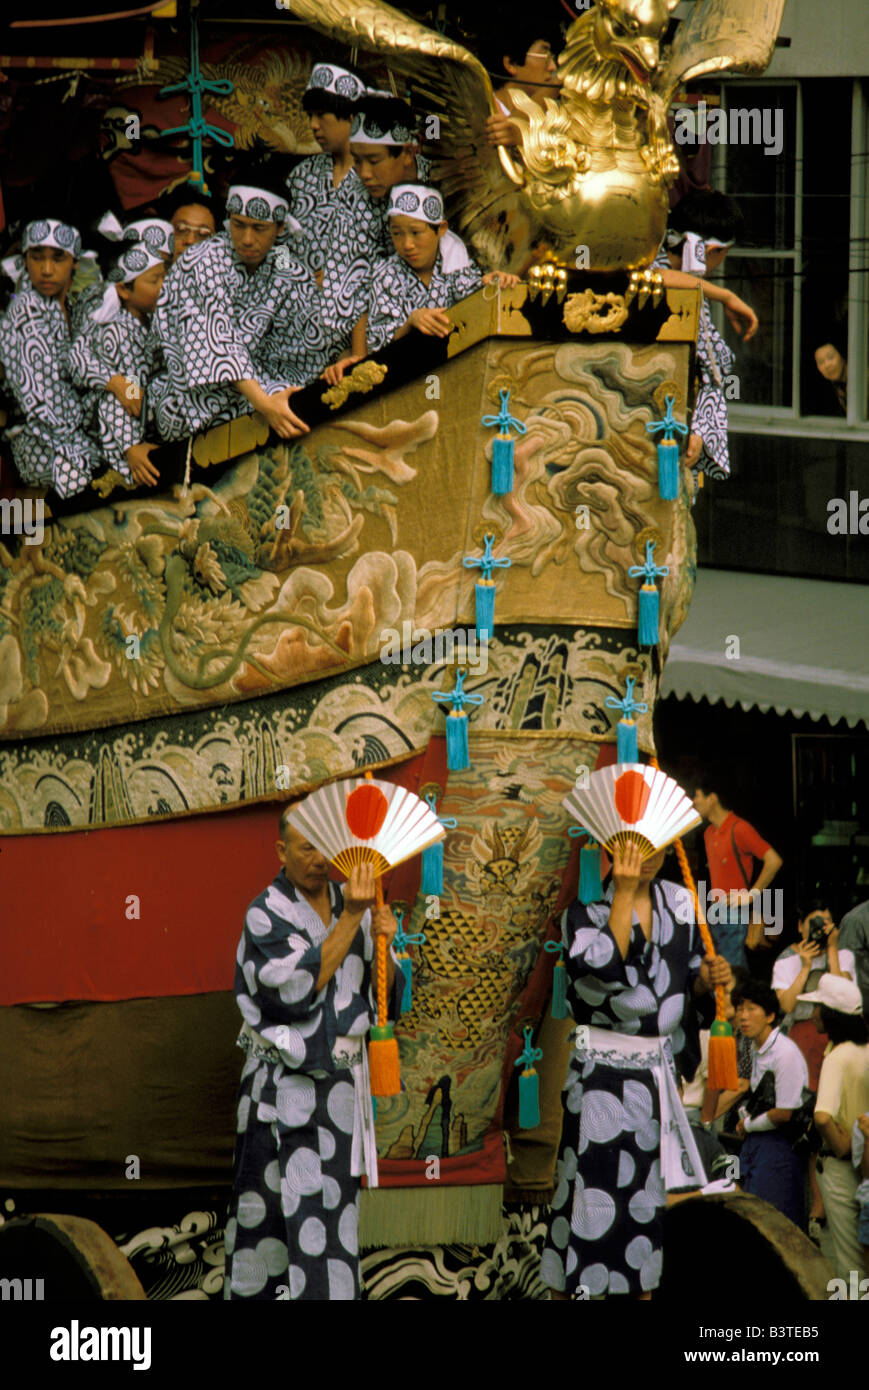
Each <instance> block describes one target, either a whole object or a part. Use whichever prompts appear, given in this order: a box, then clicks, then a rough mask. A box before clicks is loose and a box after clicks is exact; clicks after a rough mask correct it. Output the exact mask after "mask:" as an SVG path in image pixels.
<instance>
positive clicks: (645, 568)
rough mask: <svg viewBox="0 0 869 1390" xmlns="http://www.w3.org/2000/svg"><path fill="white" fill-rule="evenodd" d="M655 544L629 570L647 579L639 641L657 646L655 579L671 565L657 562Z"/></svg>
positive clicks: (641, 603) (650, 543) (635, 576)
mask: <svg viewBox="0 0 869 1390" xmlns="http://www.w3.org/2000/svg"><path fill="white" fill-rule="evenodd" d="M659 447H660V446H659ZM655 544H656V543H655V541H646V559H645V563H644V564H642V565H631V567H630V569H629V570H628V574H629V575H630V577H631V578H632V579H638V578H640V576H642V578H643V579H644V580H645V583H644V584H643V586H642V588H641V589H640V600H639V619H638V623H637V641H638V642H639V644H640V646H641V647H657V645H658V626H659V622H658V590H657V588H656V587H655V580H656V579H659V578H662V577H663V576H664V575H666V574H669V573H670V567H669V565H656V564H655V557H654V554H653V551H654V549H655Z"/></svg>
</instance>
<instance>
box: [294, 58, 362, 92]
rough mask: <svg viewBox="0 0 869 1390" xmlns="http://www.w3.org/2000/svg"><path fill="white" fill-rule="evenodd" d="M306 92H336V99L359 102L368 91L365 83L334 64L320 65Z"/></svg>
mask: <svg viewBox="0 0 869 1390" xmlns="http://www.w3.org/2000/svg"><path fill="white" fill-rule="evenodd" d="M305 91H306V92H334V94H335V96H336V97H346V98H347V100H348V101H358V100H359V98H360V97H361V96H364V95H365V93H366V92H367V91H368V88H367V87H366V85H365V83H364V82H360V80H359V78H358V77H356V76H354V74H353V73H352V72H348V71H347V69H346V68H339V67H337V66H336V65H335V64H334V63H318V64H317V66H316V67H315V68H314V71H313V72H312V73H311V76H310V78H309V79H308V85H307V87H306V88H305Z"/></svg>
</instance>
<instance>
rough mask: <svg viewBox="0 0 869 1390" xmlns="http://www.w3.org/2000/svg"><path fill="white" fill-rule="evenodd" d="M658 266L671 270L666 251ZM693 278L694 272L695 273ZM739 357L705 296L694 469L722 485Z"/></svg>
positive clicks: (699, 337) (660, 254)
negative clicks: (730, 381) (730, 388)
mask: <svg viewBox="0 0 869 1390" xmlns="http://www.w3.org/2000/svg"><path fill="white" fill-rule="evenodd" d="M654 264H655V265H656V266H661V267H663V269H664V270H669V269H670V258H669V256H668V255H667V252H666V251H665V250H661V251H659V252H658V255H657V256H656V257H655V261H654ZM691 273H692V274H693V273H694V272H691ZM735 360H736V359H735V357H734V355H733V353H732V352H731V350H730V348H729V347H728V346H727V344H726V342H725V341H724V339H723V338H722V336H721V334H720V333H719V332H718V329H717V328H716V327H715V324H714V323H713V322H712V315H711V314H710V312H709V305H708V303H707V301H706V297H705V295H704V296H703V298H702V300H701V304H700V323H699V331H698V334H697V353H696V357H695V361H696V371H697V395H696V397H695V400H694V410H693V412H692V415H691V432H692V434H698V435H699V436H700V438H701V439H702V440H703V447H702V449H701V450H700V456H699V458H698V459H697V460H696V462H695V463H694V464H693V465H692V467H693V469H694V471H695V472H697V473H706V474H707V475H708V476H709V477H710V478H715V479H717V480H718V481H719V482H720V481H722V480H723V479H724V478H729V477H730V450H729V448H728V444H727V399H726V397H725V395H724V386H725V382H726V380H727V378H728V376H729V375H730V373H731V371H732V369H733V364H734V362H735Z"/></svg>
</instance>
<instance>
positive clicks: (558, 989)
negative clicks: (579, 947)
mask: <svg viewBox="0 0 869 1390" xmlns="http://www.w3.org/2000/svg"><path fill="white" fill-rule="evenodd" d="M543 949H544V951H548V952H549V953H550V955H554V954H555V953H556V951H557V952H558V960H557V961H556V962H555V967H554V969H553V971H552V1017H553V1018H570V1010H569V1009H568V1007H567V967H566V966H565V964H564V960H563V959H562V957H563V955H564V944H563V942H561V941H544V943H543Z"/></svg>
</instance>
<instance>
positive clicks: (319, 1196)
mask: <svg viewBox="0 0 869 1390" xmlns="http://www.w3.org/2000/svg"><path fill="white" fill-rule="evenodd" d="M292 810H293V807H292V806H288V807H287V808H286V809H285V810H284V813H283V815H282V816H281V819H280V838H279V840H278V841H277V844H276V850H277V855H278V859H279V861H280V863H281V865H282V868H281V871H280V872H279V873H278V875H277V876H276V878H275V879H274V880H273V881H272V883H271V884H270V885H269V887H268V888H267V889H266V890H265V891H264V892H262V893H260V895H259V896H258V897H257V898H255V899H254V901H253V902H252V903H251V905H250V907H249V909H248V911H247V916H246V918H245V926H244V931H243V932H242V937H241V941H240V943H239V948H238V955H237V958H236V959H237V968H236V978H235V993H236V998H237V1001H238V1007H239V1009H240V1011H241V1014H242V1017H243V1019H244V1024H243V1026H242V1030H241V1034H240V1036H239V1040H238V1041H239V1046H240V1047H242V1048H243V1049H244V1050H245V1051H246V1052H247V1053H248V1058H247V1061H246V1063H245V1065H244V1069H243V1071H242V1078H241V1090H240V1095H239V1104H238V1138H237V1142H236V1151H235V1166H234V1181H233V1196H232V1202H231V1205H230V1211H229V1220H228V1221H227V1227H226V1258H227V1273H226V1283H225V1287H224V1297H225V1298H227V1299H248V1300H251V1299H260V1300H263V1299H270V1300H273V1299H307V1300H320V1301H326V1300H352V1299H358V1298H359V1296H360V1281H359V1261H358V1220H359V1216H358V1211H359V1189H360V1176H361V1174H362V1172H363V1171H364V1172H365V1174H366V1176H367V1181H368V1185H369V1186H371V1187H373V1186H376V1185H377V1154H376V1147H375V1140H374V1121H373V1115H372V1106H371V1090H370V1084H369V1077H368V1061H367V1051H366V1046H365V1035H366V1034H367V1032H368V1029H369V1025H370V1023H371V1021H372V1013H373V1000H372V996H371V992H370V987H371V974H372V961H373V959H374V954H375V949H376V943H377V938H378V937H382V938H383V939H384V941H385V942H386V943H387V944H388V943H390V942H391V941H392V938H393V937H394V935H395V931H396V924H395V919H394V917H393V915H392V912H391V911H390V909H389V908H388V907H385V906H380V907H376V908H374V910H373V912H372V910H371V909H372V904H373V903H374V901H375V873H374V868H373V867H372V865H371V864H366V863H362V864H358V865H356V866H355V867H353V868H352V869H351V870H350V873H349V877H348V881H347V883H346V884H345V885H344V887H343V890H342V888H340V887H339V886H338V884H336V883H333V882H331V881H330V879H329V872H330V867H331V865H330V862H329V860H328V858H327V857H326V856H325V855H324V854H323V853H322V852H321V851H320V850H319V849H318V848H317V847H316V846H315V845H313V844H312V843H311V842H310V841H309V840H308V839H306V837H305V836H304V835H303V834H302V833H301V832H300V831H299V830H298V829H297V828H295V826H294V825H293V824H292V823H291V820H290V817H291V814H292ZM387 976H388V987H389V992H390V996H391V1003H392V1008H394V1011H395V1014H397V1012H398V1009H399V1001H400V999H401V993H402V991H403V987H404V981H403V977H402V976H401V974H400V972H399V974H398V979H397V983H396V971H395V965H394V962H393V960H392V959H391V957H389V956H388V964H387ZM392 1008H391V1009H390V1012H392Z"/></svg>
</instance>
